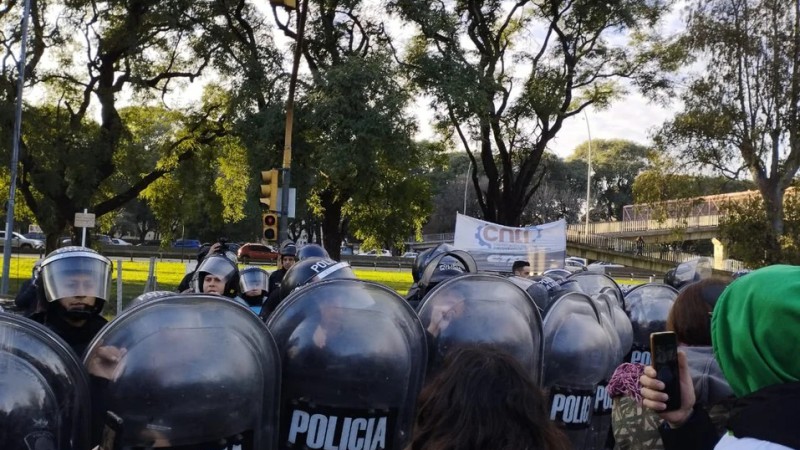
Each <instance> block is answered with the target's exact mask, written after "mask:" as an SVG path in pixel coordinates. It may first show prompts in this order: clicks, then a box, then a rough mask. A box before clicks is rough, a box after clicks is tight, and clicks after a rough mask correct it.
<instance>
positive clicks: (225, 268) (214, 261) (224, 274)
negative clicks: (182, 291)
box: [197, 256, 236, 283]
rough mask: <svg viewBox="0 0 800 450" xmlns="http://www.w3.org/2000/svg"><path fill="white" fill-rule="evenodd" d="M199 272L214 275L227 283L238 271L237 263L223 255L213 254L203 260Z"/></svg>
mask: <svg viewBox="0 0 800 450" xmlns="http://www.w3.org/2000/svg"><path fill="white" fill-rule="evenodd" d="M197 272H198V273H200V272H203V273H207V274H211V275H214V276H216V277H217V278H219V279H221V280H222V281H223V282H225V283H227V282H228V281H230V280H231V278H232V277H233V274H234V273H235V272H236V264H235V263H234V262H233V261H231V260H229V259H227V258H225V257H223V256H212V257H208V258H206V259H204V260H203V262H202V263H200V266H199V267H198V268H197ZM201 283H202V280H201Z"/></svg>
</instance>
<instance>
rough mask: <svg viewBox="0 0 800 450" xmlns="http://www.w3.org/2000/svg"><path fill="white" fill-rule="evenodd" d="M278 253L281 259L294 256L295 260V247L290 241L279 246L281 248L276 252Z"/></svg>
mask: <svg viewBox="0 0 800 450" xmlns="http://www.w3.org/2000/svg"><path fill="white" fill-rule="evenodd" d="M278 253H279V254H280V255H281V258H283V257H284V256H294V257H295V258H296V257H297V246H296V245H295V243H294V242H292V241H286V242H284V243H283V244H281V248H280V250H279V251H278Z"/></svg>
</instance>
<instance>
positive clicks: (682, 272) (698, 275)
mask: <svg viewBox="0 0 800 450" xmlns="http://www.w3.org/2000/svg"><path fill="white" fill-rule="evenodd" d="M712 265H713V262H712V261H711V258H708V257H702V258H696V259H693V260H691V261H686V262H682V263H680V264H678V266H677V267H675V272H674V273H673V275H672V283H671V284H672V287H674V288H675V289H678V290H680V289H681V288H683V287H684V286H687V285H689V284H691V283H694V282H696V281H700V280H703V279H706V278H709V277H711V273H712V269H711V268H712Z"/></svg>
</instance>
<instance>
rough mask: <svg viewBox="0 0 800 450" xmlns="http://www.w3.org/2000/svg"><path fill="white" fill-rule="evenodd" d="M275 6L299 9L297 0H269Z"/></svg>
mask: <svg viewBox="0 0 800 450" xmlns="http://www.w3.org/2000/svg"><path fill="white" fill-rule="evenodd" d="M269 2H270V3H271V4H273V5H275V6H283V7H285V8H287V9H297V2H296V1H295V0H269Z"/></svg>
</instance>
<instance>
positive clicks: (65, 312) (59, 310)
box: [51, 299, 104, 320]
mask: <svg viewBox="0 0 800 450" xmlns="http://www.w3.org/2000/svg"><path fill="white" fill-rule="evenodd" d="M103 303H104V302H103V301H102V300H100V299H95V304H94V306H91V307H88V308H80V309H67V308H65V307H64V305H62V304H61V302H59V301H53V302H51V305H52V307H53V308H54V310H55V311H54V312H55V313H56V314H58V315H60V316H61V317H64V318H65V319H70V320H88V319H89V318H91V317H92V316H94V315H97V314H99V313H100V311H101V310H102V309H103Z"/></svg>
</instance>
